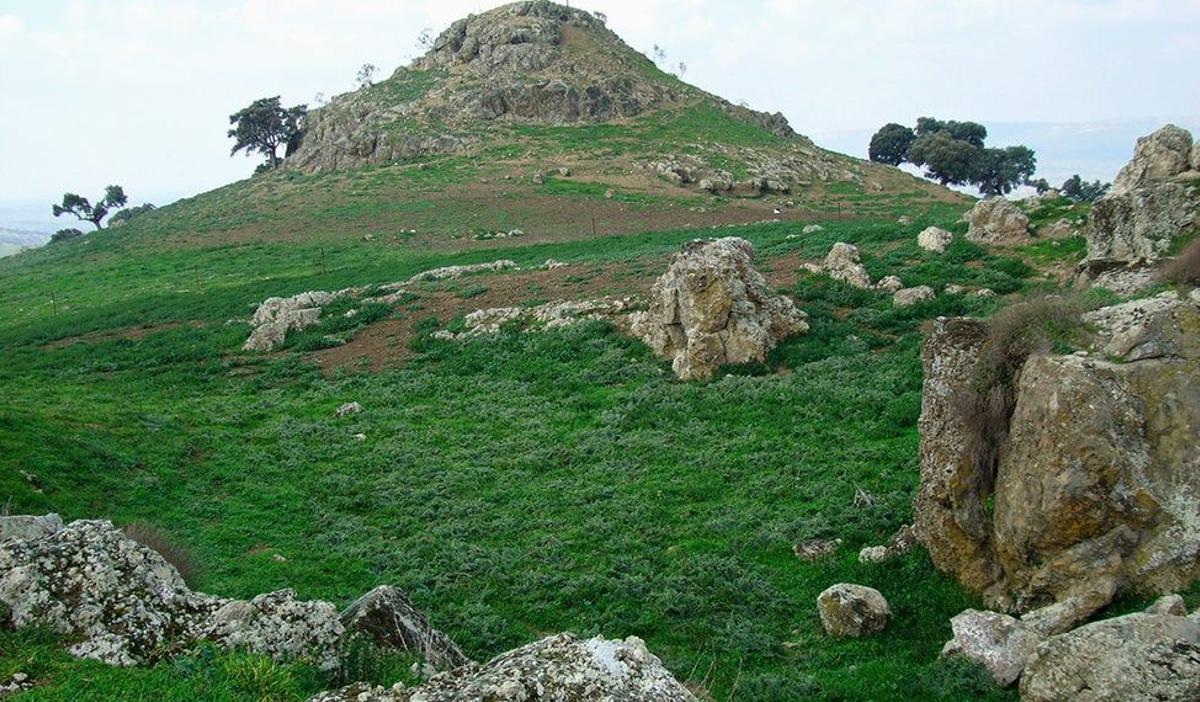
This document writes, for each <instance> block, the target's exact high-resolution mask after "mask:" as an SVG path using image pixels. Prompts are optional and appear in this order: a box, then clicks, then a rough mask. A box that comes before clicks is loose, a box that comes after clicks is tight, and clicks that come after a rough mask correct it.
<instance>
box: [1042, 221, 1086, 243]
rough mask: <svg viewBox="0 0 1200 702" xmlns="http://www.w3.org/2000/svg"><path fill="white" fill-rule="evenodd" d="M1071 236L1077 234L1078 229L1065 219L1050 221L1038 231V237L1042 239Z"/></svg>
mask: <svg viewBox="0 0 1200 702" xmlns="http://www.w3.org/2000/svg"><path fill="white" fill-rule="evenodd" d="M1072 236H1079V230H1078V229H1077V228H1076V227H1075V225H1074V224H1073V223H1072V222H1071V221H1070V220H1066V219H1060V220H1057V221H1055V222H1051V223H1050V224H1047V225H1046V226H1044V227H1042V228H1041V230H1039V231H1038V237H1040V238H1042V239H1066V238H1068V237H1072Z"/></svg>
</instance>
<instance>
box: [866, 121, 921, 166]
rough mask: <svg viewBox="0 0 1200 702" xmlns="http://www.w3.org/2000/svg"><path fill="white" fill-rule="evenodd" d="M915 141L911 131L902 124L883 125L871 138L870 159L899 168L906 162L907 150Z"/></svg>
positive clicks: (915, 138)
mask: <svg viewBox="0 0 1200 702" xmlns="http://www.w3.org/2000/svg"><path fill="white" fill-rule="evenodd" d="M916 140H917V135H916V134H915V133H914V132H913V130H911V129H909V128H908V127H906V126H904V125H903V124H896V123H895V122H892V123H891V124H885V125H883V127H881V128H880V130H879V131H878V132H875V136H873V137H871V146H870V148H869V149H868V151H869V154H870V158H871V160H872V161H875V162H876V163H886V164H888V165H889V166H899V165H900V164H902V163H904V162H905V161H907V160H908V150H909V148H911V147H912V145H913V142H914V141H916Z"/></svg>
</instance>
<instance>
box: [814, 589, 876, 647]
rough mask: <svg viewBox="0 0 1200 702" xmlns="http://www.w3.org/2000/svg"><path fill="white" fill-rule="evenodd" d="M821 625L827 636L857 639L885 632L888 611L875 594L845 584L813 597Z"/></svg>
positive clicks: (870, 590)
mask: <svg viewBox="0 0 1200 702" xmlns="http://www.w3.org/2000/svg"><path fill="white" fill-rule="evenodd" d="M817 610H818V612H819V613H820V615H821V624H822V625H823V626H824V627H825V631H826V633H828V634H830V635H831V636H850V637H856V638H857V637H860V636H866V635H868V634H876V633H879V632H881V631H883V630H884V629H886V628H887V625H888V623H889V622H890V621H891V619H892V610H891V608H890V607H888V603H887V600H885V599H884V598H883V595H882V594H880V592H879V591H878V590H874V589H872V588H869V587H864V586H862V585H851V584H847V583H843V584H839V585H834V586H833V587H831V588H829V589H828V590H826V591H825V592H822V593H821V594H820V596H818V597H817Z"/></svg>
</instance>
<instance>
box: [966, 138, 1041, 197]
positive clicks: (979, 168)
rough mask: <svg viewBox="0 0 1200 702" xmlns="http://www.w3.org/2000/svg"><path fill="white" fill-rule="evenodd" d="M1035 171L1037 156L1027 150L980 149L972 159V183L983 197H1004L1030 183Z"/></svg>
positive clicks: (1020, 147)
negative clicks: (1018, 187) (973, 168)
mask: <svg viewBox="0 0 1200 702" xmlns="http://www.w3.org/2000/svg"><path fill="white" fill-rule="evenodd" d="M1035 171H1037V157H1036V156H1035V155H1034V153H1033V150H1032V149H1030V148H1028V147H1025V146H1010V147H1008V148H1007V149H983V150H982V151H981V152H980V154H979V156H978V157H977V158H976V160H975V172H974V173H973V174H972V176H971V182H972V183H974V184H975V185H977V186H979V191H980V192H981V193H983V194H984V195H987V196H994V195H1007V194H1009V193H1011V192H1012V191H1013V190H1015V189H1016V188H1017V186H1019V185H1021V184H1022V183H1029V182H1030V179H1031V178H1033V174H1034V172H1035Z"/></svg>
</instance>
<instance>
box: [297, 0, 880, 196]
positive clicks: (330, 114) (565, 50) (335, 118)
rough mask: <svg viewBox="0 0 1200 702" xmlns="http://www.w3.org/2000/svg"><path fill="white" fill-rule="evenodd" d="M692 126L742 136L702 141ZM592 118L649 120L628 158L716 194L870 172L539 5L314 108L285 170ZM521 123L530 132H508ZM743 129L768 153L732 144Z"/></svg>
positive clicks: (436, 149)
mask: <svg viewBox="0 0 1200 702" xmlns="http://www.w3.org/2000/svg"><path fill="white" fill-rule="evenodd" d="M697 122H700V123H702V125H701V126H713V125H718V126H719V127H720V128H722V129H732V130H734V131H737V132H740V133H741V134H740V136H741V137H743V138H742V139H705V138H704V135H703V134H699V133H695V132H696V130H695V129H694V127H696V126H697ZM601 124H619V125H626V126H630V127H634V126H637V125H644V124H653V126H655V127H656V129H655V133H654V135H653V137H652V138H651V139H649V140H646V141H651V142H653V143H650V144H646V145H645V148H644V149H642V150H644V151H645V153H643V154H639V156H641V158H638V159H636V164H635V165H636V166H638V167H640V169H641V170H642V171H644V172H646V174H647V175H649V176H651V177H661V178H663V179H666V180H668V181H670V182H672V183H674V184H676V185H695V186H697V187H700V186H701V183H702V182H703V187H704V188H705V189H708V190H711V191H714V192H717V191H733V190H737V189H739V186H740V189H743V190H750V191H757V192H762V191H768V190H771V191H777V192H786V191H787V190H788V189H789V188H791V187H793V186H795V185H797V184H800V183H802V182H807V181H811V180H842V181H846V180H852V181H857V180H860V179H861V176H862V171H863V169H864V168H869V167H868V166H866V165H865V164H860V163H859V162H856V161H855V160H853V159H850V158H847V157H842V156H838V155H835V154H831V153H828V152H825V151H823V150H821V149H818V148H817V147H815V146H814V145H813V143H812V142H811V141H810V140H808V139H807V138H805V137H803V136H800V135H798V134H796V133H795V132H794V131H793V130H792V128H791V127H790V126H789V125H788V122H787V120H786V119H785V118H784V117H783V115H781V114H778V113H776V114H767V113H762V112H755V111H753V110H750V109H747V108H745V107H741V106H737V105H734V104H732V103H730V102H729V101H727V100H724V99H722V98H719V97H716V96H714V95H710V94H708V93H705V92H704V91H701V90H699V89H698V88H695V87H693V86H691V85H688V84H686V83H684V82H683V81H681V80H679V79H678V78H676V77H675V76H673V75H670V74H667V73H665V72H663V71H661V70H659V69H658V68H657V67H656V66H655V65H654V63H653V62H651V61H650V60H649V59H647V58H646V57H645V56H643V55H642V54H640V53H638V52H637V51H635V50H633V49H632V48H631V47H629V46H628V45H627V44H626V43H625V42H624V41H622V40H621V38H620V37H619V36H617V34H615V33H614V32H613V31H611V30H610V29H608V28H607V27H606V26H605V20H604V18H602V17H600V16H597V15H593V14H590V13H588V12H585V11H583V10H578V9H572V8H569V7H565V6H562V5H558V4H554V3H551V2H548V1H546V0H531V1H526V2H518V3H513V4H509V5H504V6H502V7H499V8H496V9H494V10H491V11H489V12H485V13H483V14H479V15H471V16H470V17H467V18H465V19H461V20H459V21H457V22H455V23H453V24H452V25H451V26H450V27H449V28H448V29H447V30H445V31H444V32H443V33H442V34H441V35H440V36H439V37H438V38H437V39H436V40H435V41H434V42H433V44H432V47H431V48H430V49H429V51H428V52H427V53H426V54H425V55H424V56H421V57H420V58H418V59H416V60H415V61H414V62H413V63H412V65H410V66H408V67H404V68H400V69H399V70H397V71H396V72H395V74H393V75H392V76H391V77H390V78H389V79H387V80H386V81H383V82H381V83H379V84H377V85H373V86H369V87H366V88H364V89H362V90H359V91H357V92H352V93H348V94H345V95H341V96H339V97H337V98H335V99H334V100H333V101H332V102H331V103H330V104H329V105H327V106H325V107H322V108H320V109H317V110H314V111H313V112H312V113H310V114H309V117H308V121H307V125H306V128H305V134H304V136H303V139H302V141H301V143H300V144H299V146H298V147H297V148H296V149H295V151H294V153H292V154H291V155H290V156H289V158H288V165H289V166H291V167H292V168H296V169H299V170H302V171H305V172H310V173H311V172H321V171H330V170H339V169H345V168H353V167H358V166H363V165H373V164H389V163H395V162H403V161H411V160H415V159H421V158H425V157H429V156H432V155H439V154H441V155H444V154H469V155H474V156H480V155H483V154H485V153H486V152H487V147H488V146H489V145H495V144H499V143H503V144H511V143H512V142H513V140H514V138H515V137H521V136H524V137H528V136H534V137H537V136H539V134H537V133H536V129H537V128H548V127H556V126H567V125H571V126H588V125H601ZM522 127H524V128H527V129H528V128H534V129H535V132H534V133H532V134H531V133H530V132H528V131H527V132H522V133H515V132H514V131H513V129H519V128H522ZM747 135H748V136H750V137H752V139H751V141H756V142H758V144H755V145H759V146H769V147H770V148H769V149H763V148H759V149H752V150H748V149H746V148H739V147H741V146H742V145H741V144H737V143H735V142H738V141H745V138H744V137H746V136H747ZM588 136H594V137H596V139H600V140H604V139H606V138H607V137H609V136H612V135H608V134H603V133H597V134H591V135H588ZM692 141H700V142H703V143H690V142H692ZM595 146H599V144H598V143H596V142H595V141H594V140H593V141H592V143H589V144H587V148H591V147H595ZM560 151H561V149H560ZM731 163H732V164H733V165H732V166H731Z"/></svg>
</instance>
